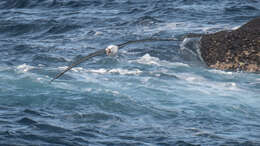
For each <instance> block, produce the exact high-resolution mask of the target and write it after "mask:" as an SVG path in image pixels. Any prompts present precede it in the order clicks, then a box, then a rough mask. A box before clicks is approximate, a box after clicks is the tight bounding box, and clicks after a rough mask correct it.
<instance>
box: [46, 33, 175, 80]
mask: <svg viewBox="0 0 260 146" xmlns="http://www.w3.org/2000/svg"><path fill="white" fill-rule="evenodd" d="M155 41H179V40H177V39H176V38H166V39H159V38H150V39H141V40H132V41H127V42H125V43H122V44H119V45H109V46H108V47H106V48H105V49H101V50H98V51H96V52H93V53H90V54H89V55H87V56H84V57H82V58H81V59H79V60H77V61H75V62H73V63H72V64H71V65H69V66H68V67H67V68H66V69H65V70H64V71H62V72H60V73H58V74H57V75H56V76H55V77H54V78H53V79H52V80H51V81H50V82H53V81H54V80H56V79H58V78H59V77H61V76H62V75H63V74H65V73H66V72H67V71H69V70H70V69H72V68H73V67H75V66H77V65H79V64H80V63H82V62H84V61H87V60H89V59H90V58H93V57H95V56H101V55H107V56H115V55H116V54H117V53H118V50H119V49H122V48H123V47H125V46H126V45H129V44H133V43H141V42H155Z"/></svg>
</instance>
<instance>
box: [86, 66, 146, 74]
mask: <svg viewBox="0 0 260 146" xmlns="http://www.w3.org/2000/svg"><path fill="white" fill-rule="evenodd" d="M86 71H87V72H93V73H99V74H108V73H118V74H121V75H138V74H141V73H142V71H141V70H139V69H133V70H128V69H121V68H117V69H110V70H108V69H103V68H101V69H91V70H86Z"/></svg>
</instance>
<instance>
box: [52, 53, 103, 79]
mask: <svg viewBox="0 0 260 146" xmlns="http://www.w3.org/2000/svg"><path fill="white" fill-rule="evenodd" d="M105 53H106V52H105V49H102V50H98V51H96V52H94V53H90V54H89V55H87V56H85V57H83V58H81V59H79V60H77V61H76V62H74V63H72V64H71V65H70V66H69V67H67V68H66V69H65V70H64V71H63V72H61V73H59V74H57V75H56V76H55V78H53V79H52V80H51V81H50V82H52V81H54V80H55V79H58V78H59V77H61V76H62V75H63V74H64V73H65V72H67V71H69V70H70V69H72V68H73V67H75V66H77V65H79V64H80V63H82V62H84V61H86V60H88V59H90V58H92V57H95V56H99V55H104V54H105Z"/></svg>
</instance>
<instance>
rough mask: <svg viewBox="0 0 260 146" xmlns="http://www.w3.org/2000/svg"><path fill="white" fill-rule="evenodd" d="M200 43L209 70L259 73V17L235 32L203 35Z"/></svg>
mask: <svg viewBox="0 0 260 146" xmlns="http://www.w3.org/2000/svg"><path fill="white" fill-rule="evenodd" d="M200 43H201V56H202V58H203V59H204V61H205V62H206V64H207V65H208V66H209V67H211V68H216V69H221V70H243V71H248V72H260V17H259V18H256V19H253V20H251V21H249V22H248V23H246V24H244V25H243V26H241V27H240V28H238V29H236V30H232V31H220V32H217V33H214V34H205V35H203V36H202V37H201V42H200Z"/></svg>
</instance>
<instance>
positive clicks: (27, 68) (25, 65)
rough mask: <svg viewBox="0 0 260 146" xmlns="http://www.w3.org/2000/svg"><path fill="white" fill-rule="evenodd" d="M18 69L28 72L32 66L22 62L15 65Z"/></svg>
mask: <svg viewBox="0 0 260 146" xmlns="http://www.w3.org/2000/svg"><path fill="white" fill-rule="evenodd" d="M16 68H17V69H18V70H19V71H22V72H28V71H29V70H31V69H33V68H34V67H33V66H30V65H27V64H22V65H19V66H17V67H16Z"/></svg>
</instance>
